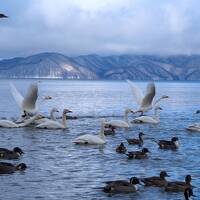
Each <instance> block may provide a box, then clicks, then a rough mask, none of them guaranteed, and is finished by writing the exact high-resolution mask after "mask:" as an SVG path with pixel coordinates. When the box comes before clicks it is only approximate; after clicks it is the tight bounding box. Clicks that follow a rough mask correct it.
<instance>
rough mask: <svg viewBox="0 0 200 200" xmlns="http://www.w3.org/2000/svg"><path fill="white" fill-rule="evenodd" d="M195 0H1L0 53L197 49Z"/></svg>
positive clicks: (199, 38) (185, 51)
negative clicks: (6, 17)
mask: <svg viewBox="0 0 200 200" xmlns="http://www.w3.org/2000/svg"><path fill="white" fill-rule="evenodd" d="M199 8H200V1H199V0H0V13H4V14H6V15H8V16H9V18H8V19H0V58H10V57H16V56H28V55H32V54H36V53H40V52H59V53H63V54H65V55H68V56H76V55H83V54H84V55H85V54H99V55H115V54H117V55H118V54H159V55H160V54H164V55H166V54H167V55H169V54H170V55H171V54H187V55H190V54H199V53H200V23H199V21H200V12H199Z"/></svg>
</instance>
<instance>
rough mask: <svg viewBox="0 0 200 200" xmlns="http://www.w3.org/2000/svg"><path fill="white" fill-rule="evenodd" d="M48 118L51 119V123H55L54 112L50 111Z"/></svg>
mask: <svg viewBox="0 0 200 200" xmlns="http://www.w3.org/2000/svg"><path fill="white" fill-rule="evenodd" d="M50 118H51V119H52V120H53V121H56V118H55V115H54V111H53V110H51V113H50Z"/></svg>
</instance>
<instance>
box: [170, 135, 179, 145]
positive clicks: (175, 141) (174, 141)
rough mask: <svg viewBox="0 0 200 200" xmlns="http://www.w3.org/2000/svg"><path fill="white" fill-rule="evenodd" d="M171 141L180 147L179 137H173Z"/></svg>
mask: <svg viewBox="0 0 200 200" xmlns="http://www.w3.org/2000/svg"><path fill="white" fill-rule="evenodd" d="M171 141H172V142H173V143H174V144H175V145H176V147H179V139H178V138H177V137H173V138H172V139H171Z"/></svg>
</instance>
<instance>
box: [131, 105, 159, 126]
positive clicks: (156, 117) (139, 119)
mask: <svg viewBox="0 0 200 200" xmlns="http://www.w3.org/2000/svg"><path fill="white" fill-rule="evenodd" d="M160 110H162V108H161V107H158V106H156V107H155V109H154V116H153V117H150V116H140V117H136V118H135V119H134V120H133V121H132V123H148V124H158V123H159V122H160V119H159V111H160Z"/></svg>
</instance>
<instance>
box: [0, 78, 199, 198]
mask: <svg viewBox="0 0 200 200" xmlns="http://www.w3.org/2000/svg"><path fill="white" fill-rule="evenodd" d="M9 81H10V80H0V91H1V98H0V117H6V118H12V117H18V116H19V114H20V110H19V109H18V107H17V105H16V103H15V101H14V99H13V98H12V96H11V93H10V89H9ZM31 81H32V80H12V82H14V84H15V85H16V87H17V88H18V89H19V90H20V91H21V92H22V93H23V94H25V91H26V89H27V87H28V85H29V83H30V82H31ZM138 85H139V86H141V87H142V88H143V89H145V86H146V83H145V82H139V83H138ZM156 87H157V93H158V94H157V96H158V97H159V96H160V95H163V94H166V95H169V96H170V99H167V100H165V101H163V102H162V103H161V107H162V108H163V110H162V112H161V114H160V120H161V122H160V124H158V125H135V126H133V127H132V128H130V129H129V130H128V131H124V130H117V134H116V135H115V136H108V137H107V138H106V139H107V143H106V145H104V146H103V147H95V146H78V145H74V144H73V140H74V139H75V138H76V137H77V136H79V135H81V134H86V133H91V134H97V133H98V132H99V130H100V122H99V121H100V118H102V117H104V118H106V119H112V118H116V119H121V118H122V117H123V115H124V110H125V109H126V108H132V109H133V110H135V109H137V105H136V103H135V101H134V99H133V96H132V94H131V91H130V88H129V86H128V84H127V83H126V82H114V81H113V82H109V81H58V80H41V81H39V96H40V97H39V101H40V102H42V100H41V99H42V98H43V97H44V96H47V95H50V96H52V97H53V99H52V100H50V101H48V102H42V103H40V111H41V112H42V113H45V114H46V115H48V114H49V110H50V109H51V108H52V107H56V108H58V109H59V110H60V111H62V110H63V109H64V108H69V109H71V110H72V111H73V115H74V116H78V117H79V119H77V120H69V121H68V129H66V130H38V129H34V127H27V128H19V129H3V128H0V146H1V147H5V148H11V149H12V148H13V147H15V146H19V147H21V148H22V149H23V150H24V152H25V154H24V155H23V157H22V158H21V159H20V160H19V161H10V162H12V163H19V162H25V163H26V164H27V166H28V168H27V170H26V171H25V172H24V173H18V172H17V173H15V174H12V175H1V176H0V179H1V181H0V186H1V193H0V199H4V200H10V199H15V200H23V199H24V200H33V199H45V200H61V199H62V200H63V199H65V200H67V199H70V200H75V199H81V200H82V199H89V200H90V199H98V200H103V199H110V200H113V199H117V200H121V199H123V200H126V199H127V200H129V199H135V200H141V199H142V200H149V199H150V198H151V199H156V200H161V199H162V200H169V199H170V200H180V199H183V194H182V193H179V194H176V193H171V194H168V193H165V192H163V190H162V189H159V188H142V189H141V191H140V192H138V193H136V194H123V195H120V194H119V195H114V196H111V197H108V196H107V195H106V194H104V193H103V192H101V191H100V190H99V189H97V188H98V187H101V186H103V185H104V184H103V182H104V181H107V180H115V179H129V178H130V177H131V176H137V177H147V176H152V175H157V174H159V172H160V171H161V170H166V171H167V172H168V173H169V175H170V177H169V178H168V180H175V179H178V180H184V177H185V175H187V174H191V175H192V177H193V185H195V186H196V188H195V189H194V193H195V195H197V196H198V197H197V198H196V199H199V196H200V189H199V185H200V166H199V163H200V156H199V155H200V154H199V150H200V133H189V132H187V131H185V128H186V127H187V126H188V125H189V124H191V123H194V122H200V115H198V114H195V112H196V110H198V109H200V83H199V82H189V83H187V82H157V83H156ZM60 114H61V113H60ZM131 117H133V116H130V118H131ZM139 131H143V132H144V133H145V134H146V137H149V138H155V139H170V138H171V137H173V136H177V137H179V139H180V148H179V149H178V151H163V150H159V149H158V147H157V145H156V144H155V143H154V142H152V140H149V139H146V140H145V145H144V146H145V147H148V148H149V149H150V151H151V154H150V157H149V159H147V160H128V159H127V158H126V156H125V155H121V154H117V153H116V152H115V148H116V146H117V145H118V144H119V143H121V142H125V140H124V136H126V137H133V136H137V134H138V132H139ZM125 145H126V146H127V148H128V150H137V149H138V147H137V146H135V147H134V146H130V145H128V144H127V143H126V142H125Z"/></svg>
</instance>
